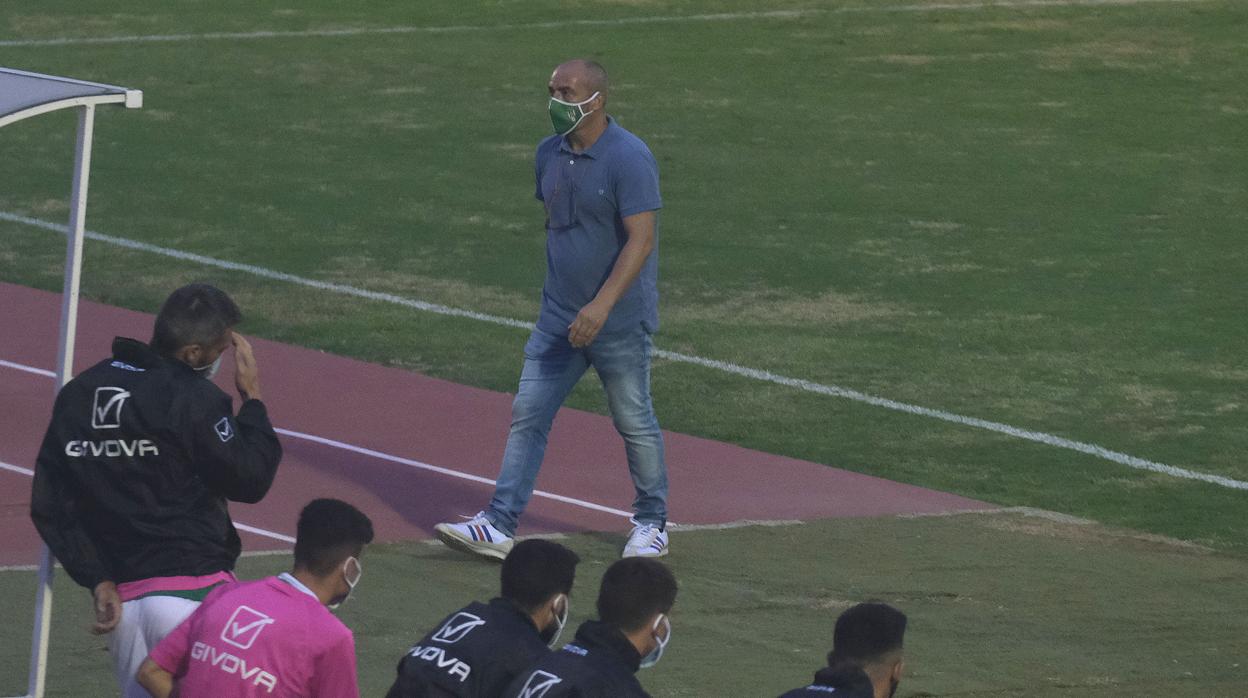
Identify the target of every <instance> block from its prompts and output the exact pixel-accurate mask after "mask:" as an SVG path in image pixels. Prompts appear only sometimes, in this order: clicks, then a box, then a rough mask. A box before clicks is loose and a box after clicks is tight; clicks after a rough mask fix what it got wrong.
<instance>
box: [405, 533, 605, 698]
mask: <svg viewBox="0 0 1248 698" xmlns="http://www.w3.org/2000/svg"><path fill="white" fill-rule="evenodd" d="M578 562H580V558H578V557H577V555H576V553H574V552H572V551H571V550H568V549H567V548H565V547H563V546H562V545H559V544H558V543H553V542H551V541H548V540H526V541H523V542H520V543H517V544H516V545H515V546H514V547H513V548H512V549H511V552H509V553H508V554H507V558H506V559H505V560H503V570H502V573H501V575H500V576H501V578H502V579H501V582H502V584H501V586H502V589H501V595H500V596H499V597H498V598H495V599H491V600H490V602H489V603H488V604H485V603H480V602H473V603H471V604H468V605H467V606H465V607H463V608H461V609H459V610H458V611H456V612H455V613H452V614H451V615H449V616H447V617H446V618H445V619H443V620H442V622H440V623H438V625H437V626H436V627H435V628H434V630H433V631H432V632H430V633H429V634H428V635H425V637H424V638H423V639H422V640H421V641H420V642H419V643H417V644H416V646H414V647H412V649H410V650H409V651H408V653H407V654H406V655H405V656H404V657H403V659H402V660H401V661H400V662H399V669H398V672H399V676H398V678H397V679H396V680H395V682H394V685H393V686H391V688H390V692H389V693H387V694H386V698H430V697H435V696H436V697H437V698H443V697H450V696H454V698H493V697H494V696H498V695H499V694H501V693H502V691H503V689H504V688H506V687H507V684H509V683H511V681H512V679H514V678H515V677H516V675H517V674H519V673H520V672H521V671H524V670H525V669H527V668H529V667H530V666H533V664H534V663H535V662H537V661H538V660H539V659H541V657H542V655H545V654H547V653H549V649H548V648H549V646H553V645H554V644H555V643H556V642H558V640H559V635H560V634H561V633H562V632H563V626H564V624H565V623H567V621H568V608H569V605H568V595H569V594H571V593H572V581H573V578H574V577H575V576H576V564H577V563H578Z"/></svg>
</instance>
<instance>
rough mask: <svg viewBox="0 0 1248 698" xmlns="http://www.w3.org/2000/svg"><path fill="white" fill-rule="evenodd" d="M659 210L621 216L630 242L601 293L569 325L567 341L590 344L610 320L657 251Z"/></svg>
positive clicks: (621, 252) (579, 345) (626, 243)
mask: <svg viewBox="0 0 1248 698" xmlns="http://www.w3.org/2000/svg"><path fill="white" fill-rule="evenodd" d="M656 217H657V213H656V212H655V211H642V212H641V213H635V214H633V215H631V216H628V217H627V218H624V219H622V222H623V223H624V233H625V234H626V235H627V236H628V241H627V242H625V243H624V248H623V249H622V250H620V256H619V257H617V258H616V259H615V266H613V267H612V268H611V274H610V276H608V277H607V281H606V283H604V284H603V285H602V288H600V289H598V294H597V295H596V296H594V299H593V300H592V301H590V302H589V303H588V304H586V305H585V307H583V308H581V310H580V312H578V313H577V314H576V319H575V320H573V321H572V324H571V325H569V326H568V341H569V342H571V343H572V346H574V347H585V346H589V344H590V343H591V342H593V341H594V338H595V337H597V336H598V332H599V331H601V330H602V326H603V325H605V324H606V322H607V316H608V315H610V314H611V309H612V308H614V307H615V304H616V303H617V302H618V301H619V300H620V296H623V295H624V292H625V291H627V290H628V287H629V286H631V285H632V284H633V282H634V281H636V280H637V276H638V274H640V273H641V268H642V267H643V266H645V264H646V258H648V257H649V256H650V253H651V252H653V251H654V224H655V218H656Z"/></svg>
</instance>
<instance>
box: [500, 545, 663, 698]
mask: <svg viewBox="0 0 1248 698" xmlns="http://www.w3.org/2000/svg"><path fill="white" fill-rule="evenodd" d="M675 602H676V578H675V577H673V576H672V573H671V571H670V570H668V569H667V567H666V566H664V565H663V563H661V562H659V561H658V560H655V559H653V558H647V557H630V558H624V559H622V560H619V561H617V562H615V563H614V564H612V565H611V566H610V567H608V568H607V571H606V574H604V575H603V577H602V587H601V589H600V590H599V592H598V620H591V621H586V622H584V623H582V624H581V627H580V628H577V631H576V638H575V639H574V640H573V641H572V642H570V643H568V644H567V645H564V647H563V649H562V650H560V651H558V652H551V653H550V654H548V655H546V657H544V658H543V659H542V660H541V661H539V662H538V663H537V664H535V665H534V666H533V667H531V668H530V669H529V670H527V671H525V672H523V673H521V674H520V676H518V677H516V680H515V681H513V682H512V684H511V686H510V687H508V689H507V690H506V691H505V692H504V693H503V694H502V695H504V696H507V697H508V698H521V697H523V698H538V697H539V696H540V697H541V698H559V697H561V696H576V697H577V698H630V697H638V698H648V696H649V695H650V694H648V693H646V692H645V690H643V689H642V687H641V683H640V682H639V681H637V677H636V673H637V670H638V669H639V668H647V667H652V666H654V665H655V664H656V663H658V661H659V658H660V657H662V656H663V650H664V649H665V648H666V647H667V644H668V642H669V641H670V640H671V639H672V624H671V620H669V618H668V614H669V613H671V610H672V605H673V604H674V603H675Z"/></svg>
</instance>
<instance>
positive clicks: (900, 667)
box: [893, 659, 906, 681]
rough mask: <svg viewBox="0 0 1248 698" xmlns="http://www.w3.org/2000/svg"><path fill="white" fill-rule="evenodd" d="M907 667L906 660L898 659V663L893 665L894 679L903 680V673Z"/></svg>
mask: <svg viewBox="0 0 1248 698" xmlns="http://www.w3.org/2000/svg"><path fill="white" fill-rule="evenodd" d="M905 668H906V660H904V659H898V660H897V663H896V664H894V665H893V680H894V681H901V673H902V672H903V671H905Z"/></svg>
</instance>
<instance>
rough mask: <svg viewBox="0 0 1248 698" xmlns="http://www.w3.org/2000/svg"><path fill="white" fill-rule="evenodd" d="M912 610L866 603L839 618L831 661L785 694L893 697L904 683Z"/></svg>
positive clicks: (794, 696)
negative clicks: (904, 650)
mask: <svg viewBox="0 0 1248 698" xmlns="http://www.w3.org/2000/svg"><path fill="white" fill-rule="evenodd" d="M905 634H906V614H904V613H902V612H901V611H898V610H897V609H895V608H893V607H892V606H889V605H888V604H886V603H878V602H869V603H860V604H858V605H857V606H854V607H852V608H850V609H849V610H847V611H845V612H844V613H842V614H841V616H840V617H839V618H837V619H836V630H835V631H834V633H833V636H832V651H831V652H830V653H828V666H826V667H824V668H823V669H820V670H819V671H818V672H817V673H816V674H815V680H814V682H813V683H811V684H810V685H808V686H806V687H804V688H795V689H793V690H792V691H789V692H788V693H785V694H784V695H782V696H781V697H780V698H803V697H804V696H810V697H814V696H825V695H827V694H829V693H835V694H836V695H837V696H840V695H842V694H844V695H845V696H846V697H847V698H891V697H892V695H893V694H894V693H896V692H897V686H898V684H900V683H901V672H902V669H903V667H904V664H905V663H904V661H903V656H902V643H903V640H904V638H905Z"/></svg>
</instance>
